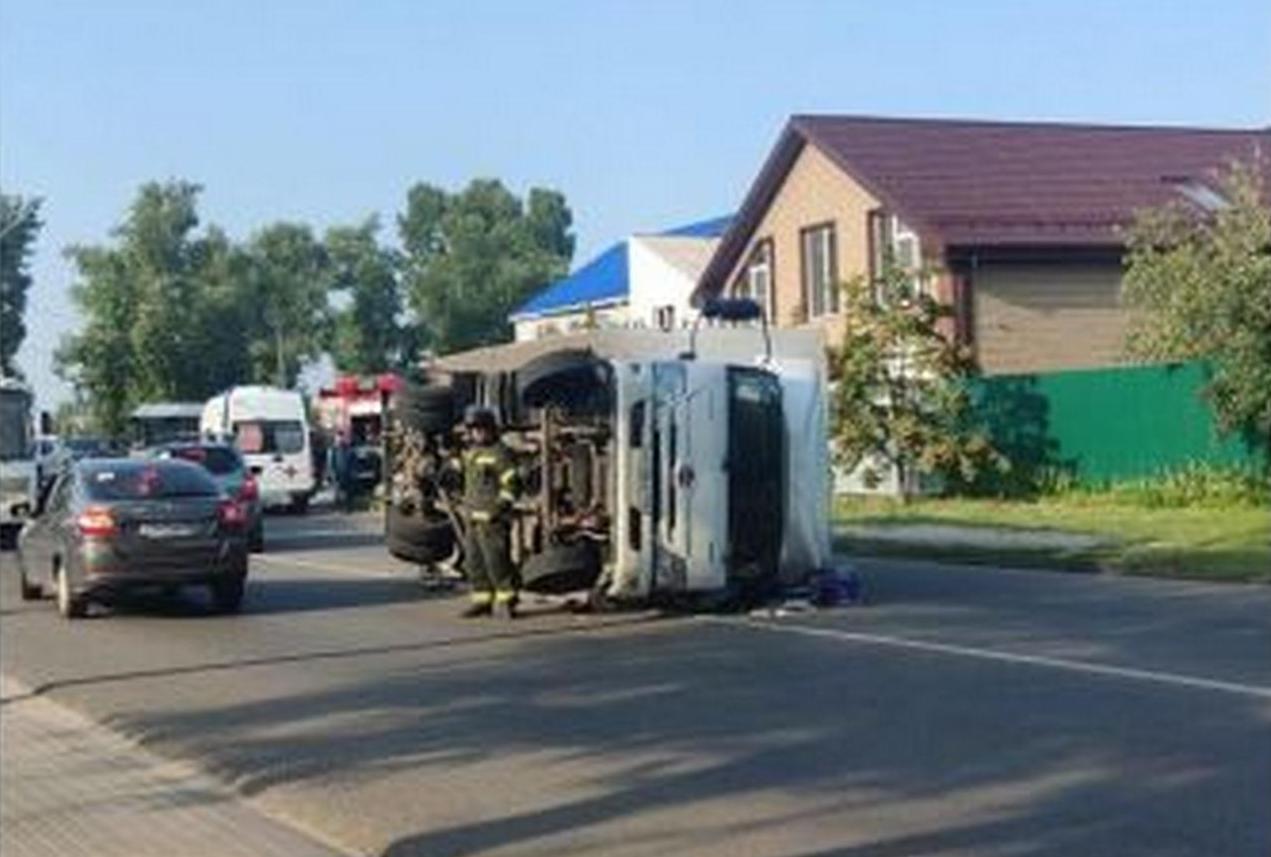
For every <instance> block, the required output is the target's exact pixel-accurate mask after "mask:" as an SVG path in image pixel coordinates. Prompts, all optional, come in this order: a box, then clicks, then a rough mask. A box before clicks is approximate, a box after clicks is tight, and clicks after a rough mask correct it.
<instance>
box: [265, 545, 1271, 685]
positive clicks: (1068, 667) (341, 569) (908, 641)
mask: <svg viewBox="0 0 1271 857" xmlns="http://www.w3.org/2000/svg"><path fill="white" fill-rule="evenodd" d="M256 559H257V560H265V561H266V563H277V564H290V565H295V566H299V567H301V568H312V569H315V570H318V571H326V572H331V573H335V574H358V575H364V576H367V577H386V578H400V577H402V574H403V572H409V571H410V567H409V566H406V567H404V568H402V569H401V571H375V570H368V569H365V568H354V567H351V566H347V565H335V564H332V563H325V562H314V561H312V560H303V559H289V558H283V557H263V556H258V557H256ZM698 618H700V619H702V620H703V621H707V622H715V623H717V624H722V625H732V626H734V627H744V628H758V629H761V630H766V631H785V632H787V633H791V634H798V635H802V636H805V637H819V638H822V639H832V640H838V641H840V642H848V643H865V644H867V645H875V646H892V647H894V648H902V649H911V650H914V651H921V652H928V653H935V654H942V655H957V656H959V657H966V658H979V659H981V660H989V661H998V662H1001V663H1012V664H1024V665H1028V666H1038V667H1047V668H1050V669H1059V670H1065V671H1067V672H1079V673H1086V674H1088V675H1104V676H1111V677H1114V678H1128V679H1134V680H1137V681H1149V682H1155V683H1156V684H1165V685H1172V686H1175V687H1189V688H1194V689H1199V690H1213V691H1219V692H1222V693H1232V694H1236V695H1238V696H1248V697H1253V698H1255V699H1271V687H1263V686H1261V685H1256V684H1244V683H1241V682H1233V681H1223V680H1221V679H1211V678H1202V677H1199V676H1190V675H1185V674H1182V673H1171V672H1162V671H1160V670H1147V669H1138V668H1136V667H1120V666H1115V665H1113V664H1101V663H1095V662H1092V661H1074V660H1069V659H1067V658H1052V657H1047V656H1045V655H1024V654H1018V653H1014V652H1002V651H998V650H996V649H984V648H979V647H976V646H959V645H956V644H953V643H936V642H931V641H928V640H915V639H912V638H910V637H894V636H890V635H886V634H866V633H862V632H859V631H844V630H841V629H838V628H812V627H809V626H807V625H792V624H777V623H775V622H770V621H758V620H755V619H749V618H743V617H727V616H700V617H698Z"/></svg>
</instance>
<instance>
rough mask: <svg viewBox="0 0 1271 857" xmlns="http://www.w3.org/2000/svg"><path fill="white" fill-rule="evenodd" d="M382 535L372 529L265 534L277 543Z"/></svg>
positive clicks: (295, 531) (379, 531)
mask: <svg viewBox="0 0 1271 857" xmlns="http://www.w3.org/2000/svg"><path fill="white" fill-rule="evenodd" d="M382 535H384V533H383V531H382V530H370V529H367V530H340V529H329V530H290V531H288V532H285V533H276V534H274V533H270V532H269V531H268V530H266V532H265V538H267V539H269V540H270V541H276V542H296V541H304V540H305V539H341V538H343V539H347V538H350V537H353V536H357V537H360V538H369V537H372V536H382Z"/></svg>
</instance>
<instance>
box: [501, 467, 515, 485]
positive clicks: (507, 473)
mask: <svg viewBox="0 0 1271 857" xmlns="http://www.w3.org/2000/svg"><path fill="white" fill-rule="evenodd" d="M515 482H516V468H515V467H511V468H508V469H507V470H504V471H503V475H502V476H500V477H499V484H500V485H502V486H503V487H504V488H508V487H511V486H512V485H513V484H514V483H515Z"/></svg>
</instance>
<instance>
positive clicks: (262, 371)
mask: <svg viewBox="0 0 1271 857" xmlns="http://www.w3.org/2000/svg"><path fill="white" fill-rule="evenodd" d="M247 252H248V255H249V263H248V269H249V271H248V280H249V282H250V291H251V295H252V300H253V302H254V303H255V305H256V306H257V308H258V312H257V314H256V317H255V322H256V324H255V331H256V332H255V334H254V335H253V337H252V342H251V344H250V346H249V349H248V350H249V353H250V357H251V365H252V378H253V379H254V380H256V381H258V382H270V383H273V384H276V385H278V386H280V387H291V386H294V385H295V383H296V379H297V378H298V377H299V375H300V370H301V368H302V367H303V366H304V365H305V364H306V363H308V362H310V361H312V360H316V359H317V358H318V357H320V356H321V355H322V352H323V349H324V348H325V347H326V345H327V341H328V339H329V334H330V322H331V316H330V310H329V307H328V303H327V291H328V287H329V284H330V272H331V271H330V264H329V259H328V256H327V251H326V248H325V247H323V246H322V244H321V242H319V241H318V240H317V239H316V238H315V237H314V235H313V231H312V230H311V229H310V228H309V227H308V226H305V225H304V224H300V223H275V224H273V225H272V226H267V227H265V228H264V229H262V230H260V231H259V232H257V233H256V234H255V236H253V237H252V239H251V241H250V243H249V244H248V248H247Z"/></svg>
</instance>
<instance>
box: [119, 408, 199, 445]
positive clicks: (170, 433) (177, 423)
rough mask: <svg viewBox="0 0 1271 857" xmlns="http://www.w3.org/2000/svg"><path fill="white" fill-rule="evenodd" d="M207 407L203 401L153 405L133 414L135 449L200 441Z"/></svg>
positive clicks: (130, 419)
mask: <svg viewBox="0 0 1271 857" xmlns="http://www.w3.org/2000/svg"><path fill="white" fill-rule="evenodd" d="M202 416H203V405H202V404H200V403H199V402H150V403H148V404H145V405H142V406H141V407H139V408H137V409H136V410H135V411H133V412H132V416H131V417H130V418H129V420H128V422H129V423H130V424H131V428H132V444H133V446H134V447H139V448H141V449H147V448H149V447H154V446H162V445H163V444H165V443H175V442H177V441H187V440H198V437H199V423H200V420H201V418H202Z"/></svg>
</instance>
